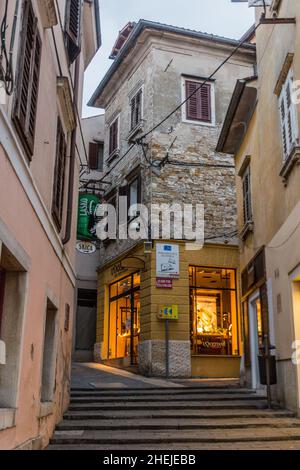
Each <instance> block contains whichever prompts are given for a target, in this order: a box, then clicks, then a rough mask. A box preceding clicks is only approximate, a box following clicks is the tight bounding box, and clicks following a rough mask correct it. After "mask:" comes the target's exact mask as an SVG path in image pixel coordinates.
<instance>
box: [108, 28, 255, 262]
mask: <svg viewBox="0 0 300 470" xmlns="http://www.w3.org/2000/svg"><path fill="white" fill-rule="evenodd" d="M231 50H232V48H228V47H225V46H221V45H218V44H215V43H209V41H206V42H204V41H203V42H201V41H188V40H186V39H185V38H181V37H175V38H174V37H171V38H167V37H166V38H164V39H160V40H158V39H157V38H156V37H155V35H154V36H153V37H152V36H151V34H150V33H149V36H147V35H145V37H143V41H141V44H140V45H139V47H137V46H136V47H135V49H134V50H133V52H132V56H131V61H130V60H129V58H127V59H126V63H125V64H124V65H122V66H120V70H119V71H118V73H117V74H118V78H119V80H118V82H115V83H112V84H109V85H108V90H106V92H105V99H104V98H103V100H104V101H106V104H107V107H106V116H105V119H106V124H107V127H106V139H105V142H106V157H108V149H109V126H108V125H109V124H110V123H111V122H112V121H113V119H114V118H115V117H116V116H117V115H119V116H120V121H119V122H120V155H123V154H124V153H125V152H126V151H127V150H128V148H129V144H128V142H127V139H128V134H129V131H130V99H129V96H130V94H131V92H132V91H133V90H135V89H138V86H140V85H143V91H144V97H143V99H144V103H143V119H144V125H143V130H144V131H147V130H149V129H150V128H151V127H152V126H153V124H156V123H158V122H159V121H160V120H161V119H162V118H164V117H165V115H166V114H167V113H168V112H169V111H171V110H173V109H174V108H175V107H176V106H177V105H178V104H179V103H180V102H181V101H182V100H183V99H184V98H185V97H184V96H183V93H182V76H183V75H188V76H192V77H207V76H209V75H210V74H211V73H212V72H213V70H214V69H215V68H216V67H217V66H218V65H219V64H220V62H221V61H222V60H223V59H224V58H225V57H226V56H227V55H228V52H229V51H231ZM253 62H254V52H253V51H249V50H248V51H246V52H244V53H241V54H237V56H236V57H235V58H234V59H232V60H231V61H230V62H229V63H228V64H226V65H225V66H224V67H223V68H222V69H221V71H220V72H218V74H217V75H216V77H215V81H214V82H213V83H214V86H215V102H216V125H215V126H209V125H199V124H198V123H186V122H183V116H182V110H179V111H178V112H177V113H175V115H174V116H173V117H172V118H171V119H169V120H168V121H167V122H166V123H165V124H163V125H162V126H161V127H160V128H159V129H158V130H157V131H155V132H154V133H153V134H151V136H150V137H149V138H148V139H147V142H148V145H149V148H148V151H147V156H148V158H149V159H151V160H152V161H155V160H162V159H163V158H164V157H165V156H166V153H167V150H168V148H169V146H170V144H171V143H172V141H173V140H174V138H175V137H177V140H176V142H175V144H174V146H173V149H172V151H171V152H170V160H172V159H173V160H176V161H180V162H181V163H187V164H189V163H196V164H199V163H201V164H203V166H198V167H193V168H191V167H187V166H186V167H184V166H173V165H169V164H167V165H166V166H165V167H164V168H163V169H162V171H161V173H160V175H159V176H157V175H155V174H154V173H153V172H152V171H151V170H150V169H149V165H148V163H147V161H146V160H145V158H144V157H143V154H142V150H141V147H140V146H136V147H134V148H133V149H132V150H131V151H130V152H129V153H128V155H127V156H126V157H125V158H123V159H122V161H120V163H119V164H118V165H117V166H116V168H115V169H114V170H113V171H111V173H110V175H109V176H108V177H107V179H108V180H109V179H110V180H111V181H112V187H111V188H110V190H111V189H112V188H113V187H116V188H117V187H118V185H119V184H121V183H122V181H123V180H124V178H125V177H126V175H128V174H129V173H130V171H131V170H132V169H133V168H135V167H136V166H137V165H138V164H141V167H142V181H143V186H142V202H144V203H146V204H148V205H149V204H151V203H170V204H171V203H176V202H179V203H187V204H190V203H202V204H204V206H205V232H206V236H208V237H209V236H216V235H220V241H221V242H222V241H223V240H224V237H223V236H222V234H224V233H227V232H233V231H234V230H235V229H236V190H235V177H234V168H215V167H214V168H208V167H207V166H205V165H223V166H224V165H225V166H232V167H233V165H234V161H233V158H232V157H231V156H227V155H221V154H216V152H215V147H216V143H217V140H218V136H219V132H220V128H221V125H222V122H223V119H224V117H225V113H226V110H227V107H228V104H229V101H230V98H231V94H232V91H233V88H234V85H235V82H236V79H237V78H243V77H246V76H250V75H252V74H253V66H252V63H253ZM120 83H121V85H119V84H120ZM170 129H171V130H172V131H171V132H170ZM116 162H117V160H116V161H115V162H113V163H112V164H111V166H113V165H115V163H116ZM109 168H110V166H109V165H108V166H107V169H108V170H109ZM130 246H132V242H130V241H127V240H126V241H122V242H119V241H118V242H117V243H112V244H110V245H109V246H108V247H106V249H105V250H103V251H102V253H101V261H100V263H101V264H105V263H106V262H107V261H108V260H110V259H113V258H114V257H115V256H116V255H118V254H119V253H121V252H122V251H123V250H126V249H128V248H129V247H130Z"/></svg>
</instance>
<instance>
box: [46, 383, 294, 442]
mask: <svg viewBox="0 0 300 470" xmlns="http://www.w3.org/2000/svg"><path fill="white" fill-rule="evenodd" d="M48 449H49V450H64V449H65V450H72V449H73V450H75V449H82V450H85V449H87V450H88V449H89V450H139V449H141V450H156V449H161V450H178V449H180V450H188V449H190V450H202V449H203V450H209V449H300V420H299V419H297V418H295V417H294V415H293V413H292V412H289V411H285V410H281V409H279V408H277V409H273V410H268V409H267V404H266V398H265V397H264V396H262V395H261V394H260V395H259V394H256V393H255V392H253V391H251V390H245V389H241V388H238V387H231V388H228V387H222V386H214V387H211V386H210V387H203V386H201V387H179V388H178V387H176V388H175V387H168V388H154V387H151V388H142V389H141V388H135V389H129V388H126V389H125V388H122V389H113V388H112V389H95V388H89V389H88V388H73V389H72V392H71V403H70V407H69V410H68V412H67V413H66V415H65V417H64V420H63V421H62V422H61V423H60V424H59V425H58V427H57V429H56V431H55V434H54V436H53V438H52V440H51V442H50V445H49V447H48Z"/></svg>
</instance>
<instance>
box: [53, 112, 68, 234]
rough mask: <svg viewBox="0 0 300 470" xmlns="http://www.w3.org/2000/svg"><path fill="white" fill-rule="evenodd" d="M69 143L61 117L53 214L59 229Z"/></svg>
mask: <svg viewBox="0 0 300 470" xmlns="http://www.w3.org/2000/svg"><path fill="white" fill-rule="evenodd" d="M66 156H67V144H66V140H65V134H64V130H63V127H62V123H61V120H60V118H58V120H57V134H56V160H55V169H54V182H53V199H52V215H53V218H54V220H55V223H56V225H57V227H58V229H59V230H60V229H61V225H62V216H63V203H64V186H65V168H66Z"/></svg>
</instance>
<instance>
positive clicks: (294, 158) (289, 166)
mask: <svg viewBox="0 0 300 470" xmlns="http://www.w3.org/2000/svg"><path fill="white" fill-rule="evenodd" d="M299 164H300V146H299V145H295V146H294V148H293V149H292V151H291V153H290V155H289V156H288V158H287V159H286V160H285V162H284V165H283V167H282V169H281V172H280V173H279V176H281V178H282V182H283V184H284V186H287V183H288V179H289V176H290V173H291V172H292V170H293V168H294V166H295V165H299Z"/></svg>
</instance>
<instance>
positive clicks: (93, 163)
mask: <svg viewBox="0 0 300 470" xmlns="http://www.w3.org/2000/svg"><path fill="white" fill-rule="evenodd" d="M98 155H99V147H98V144H97V143H95V142H90V145H89V167H90V169H91V170H98Z"/></svg>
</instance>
